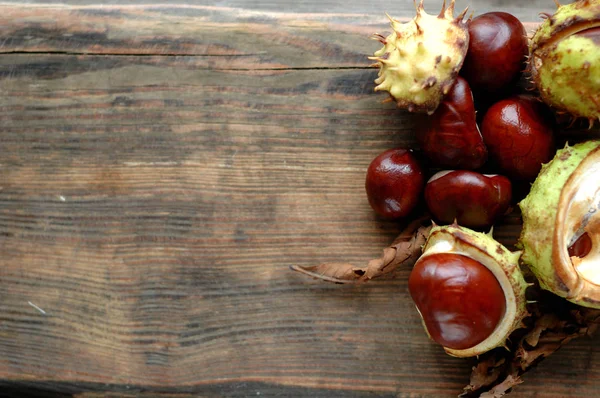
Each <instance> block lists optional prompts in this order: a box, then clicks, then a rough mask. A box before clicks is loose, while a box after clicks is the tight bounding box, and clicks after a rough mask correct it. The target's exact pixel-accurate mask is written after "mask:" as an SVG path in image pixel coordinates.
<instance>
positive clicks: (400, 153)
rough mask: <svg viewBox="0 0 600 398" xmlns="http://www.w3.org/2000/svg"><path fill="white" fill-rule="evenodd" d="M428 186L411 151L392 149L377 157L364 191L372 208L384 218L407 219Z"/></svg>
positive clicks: (368, 171) (371, 165)
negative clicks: (425, 186)
mask: <svg viewBox="0 0 600 398" xmlns="http://www.w3.org/2000/svg"><path fill="white" fill-rule="evenodd" d="M424 185H425V174H424V173H423V170H422V168H421V165H420V164H419V162H418V160H417V159H416V157H415V156H414V155H413V153H412V152H411V151H410V150H407V149H402V148H397V149H390V150H387V151H385V152H383V153H381V154H380V155H379V156H377V157H376V158H375V159H373V161H372V162H371V164H370V165H369V168H368V169H367V178H366V182H365V189H366V191H367V197H368V199H369V204H370V205H371V207H372V208H373V210H375V212H376V213H377V214H379V215H381V216H382V217H385V218H400V217H405V216H407V215H408V214H410V212H411V211H412V210H413V209H414V208H415V207H416V205H417V203H418V202H419V198H420V197H421V193H422V191H423V186H424Z"/></svg>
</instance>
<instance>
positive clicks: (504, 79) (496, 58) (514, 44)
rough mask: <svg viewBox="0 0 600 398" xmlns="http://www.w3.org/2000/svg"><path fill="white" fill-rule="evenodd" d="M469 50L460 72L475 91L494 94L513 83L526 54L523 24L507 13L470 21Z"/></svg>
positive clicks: (484, 16) (525, 35)
mask: <svg viewBox="0 0 600 398" xmlns="http://www.w3.org/2000/svg"><path fill="white" fill-rule="evenodd" d="M469 37H470V39H469V50H468V52H467V57H466V58H465V62H464V64H463V67H462V69H461V75H462V76H463V77H464V78H465V79H467V81H468V82H469V84H470V85H471V88H472V89H473V91H475V92H478V93H479V92H484V93H497V92H501V91H505V89H506V88H507V86H510V85H511V84H512V83H516V81H517V80H518V78H519V76H520V72H521V71H522V70H523V69H524V61H525V56H526V55H527V53H528V51H529V50H528V47H527V45H528V43H527V32H526V30H525V27H524V26H523V24H522V23H521V22H520V21H519V20H518V19H517V18H516V17H515V16H513V15H511V14H508V13H506V12H489V13H486V14H482V15H479V16H477V17H475V18H473V19H472V20H471V21H470V22H469Z"/></svg>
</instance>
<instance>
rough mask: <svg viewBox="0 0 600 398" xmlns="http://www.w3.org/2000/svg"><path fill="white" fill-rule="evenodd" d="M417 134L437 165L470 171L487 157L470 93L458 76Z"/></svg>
mask: <svg viewBox="0 0 600 398" xmlns="http://www.w3.org/2000/svg"><path fill="white" fill-rule="evenodd" d="M423 122H424V125H425V127H424V131H423V132H422V133H421V134H419V141H420V145H421V148H422V149H423V152H424V153H425V155H426V156H427V157H428V158H429V159H430V160H431V161H432V162H433V163H434V164H435V165H436V166H438V167H442V168H453V169H468V170H473V169H477V168H479V167H481V166H482V165H483V164H484V163H485V161H486V159H487V149H486V147H485V144H484V143H483V137H482V136H481V133H480V132H479V127H478V126H477V122H476V119H475V105H474V103H473V94H472V93H471V89H470V88H469V84H468V83H467V81H466V80H465V79H463V78H461V77H459V78H457V79H456V83H454V85H453V86H452V88H451V89H450V92H449V93H448V94H447V95H446V96H445V97H444V99H443V100H442V102H441V103H440V105H439V106H438V108H437V109H436V111H435V112H434V113H433V115H431V117H429V118H427V120H424V121H423Z"/></svg>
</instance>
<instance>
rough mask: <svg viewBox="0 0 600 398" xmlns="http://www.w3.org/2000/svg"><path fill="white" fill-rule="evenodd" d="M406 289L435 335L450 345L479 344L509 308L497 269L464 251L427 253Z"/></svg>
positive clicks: (435, 339) (437, 339)
mask: <svg viewBox="0 0 600 398" xmlns="http://www.w3.org/2000/svg"><path fill="white" fill-rule="evenodd" d="M408 289H409V291H410V295H411V297H412V299H413V301H414V302H415V305H416V306H417V308H418V310H419V313H420V314H421V317H422V318H423V323H424V324H425V327H426V329H427V332H428V333H429V335H430V337H431V338H432V340H434V341H435V342H437V343H439V344H441V345H442V346H444V347H446V348H450V349H455V350H464V349H467V348H471V347H475V346H476V345H477V344H479V343H481V342H482V341H483V340H485V339H486V338H488V337H489V336H490V335H491V334H492V332H493V331H494V329H495V328H496V327H497V325H498V324H499V323H500V321H501V320H502V317H503V315H504V313H505V311H506V298H505V295H504V291H503V289H502V286H501V285H500V283H499V282H498V280H497V279H496V277H495V276H494V274H493V273H492V272H491V271H490V270H489V269H488V268H486V267H485V266H483V265H482V264H481V263H479V262H478V261H476V260H474V259H472V258H470V257H467V256H464V255H461V254H456V253H437V254H433V255H430V256H426V257H423V259H422V260H420V261H418V262H417V263H416V264H415V267H414V268H413V270H412V272H411V274H410V278H409V280H408Z"/></svg>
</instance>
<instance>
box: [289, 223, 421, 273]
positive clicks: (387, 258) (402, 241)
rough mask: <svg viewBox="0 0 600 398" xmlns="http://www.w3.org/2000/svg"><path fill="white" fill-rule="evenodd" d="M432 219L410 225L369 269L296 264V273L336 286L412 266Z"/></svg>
mask: <svg viewBox="0 0 600 398" xmlns="http://www.w3.org/2000/svg"><path fill="white" fill-rule="evenodd" d="M426 220H428V218H420V219H418V220H415V221H414V222H412V223H411V224H409V225H408V226H407V227H406V228H405V229H404V230H403V231H402V232H401V233H400V235H398V237H397V238H396V239H395V240H394V242H393V243H392V244H391V245H390V246H389V247H386V248H385V249H383V254H382V255H381V257H379V258H376V259H373V260H371V261H369V263H368V264H367V265H366V266H365V267H356V266H354V265H352V264H348V263H324V264H319V265H315V266H310V267H302V266H298V265H293V266H291V267H290V268H291V269H292V270H293V271H297V272H300V273H303V274H305V275H308V276H311V277H313V278H317V279H321V280H324V281H328V282H334V283H355V282H366V281H368V280H370V279H375V278H379V277H381V276H383V275H386V274H389V273H390V272H392V271H395V270H396V269H398V268H399V267H400V266H412V265H413V264H414V263H415V262H416V261H417V259H418V258H419V256H420V255H421V248H422V246H423V245H424V244H425V241H426V240H427V236H429V231H430V230H431V225H424V223H425V222H427V221H426Z"/></svg>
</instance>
